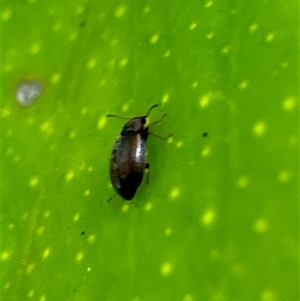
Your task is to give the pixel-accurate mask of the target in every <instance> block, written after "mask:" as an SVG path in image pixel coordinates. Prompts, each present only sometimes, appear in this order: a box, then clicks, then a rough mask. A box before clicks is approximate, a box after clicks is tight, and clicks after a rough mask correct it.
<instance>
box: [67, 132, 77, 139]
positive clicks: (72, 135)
mask: <svg viewBox="0 0 300 301" xmlns="http://www.w3.org/2000/svg"><path fill="white" fill-rule="evenodd" d="M75 137H76V133H75V131H72V132H71V133H70V135H69V138H70V139H74V138H75Z"/></svg>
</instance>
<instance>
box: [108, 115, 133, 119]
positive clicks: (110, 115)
mask: <svg viewBox="0 0 300 301" xmlns="http://www.w3.org/2000/svg"><path fill="white" fill-rule="evenodd" d="M106 117H117V118H120V119H132V118H128V117H120V116H117V115H114V114H107V115H106Z"/></svg>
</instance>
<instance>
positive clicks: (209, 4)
mask: <svg viewBox="0 0 300 301" xmlns="http://www.w3.org/2000/svg"><path fill="white" fill-rule="evenodd" d="M213 4H214V2H213V1H207V2H206V3H205V7H206V8H209V7H212V6H213Z"/></svg>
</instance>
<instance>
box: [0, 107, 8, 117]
mask: <svg viewBox="0 0 300 301" xmlns="http://www.w3.org/2000/svg"><path fill="white" fill-rule="evenodd" d="M9 115H10V108H8V107H4V108H2V110H1V116H2V117H3V118H6V117H8V116H9Z"/></svg>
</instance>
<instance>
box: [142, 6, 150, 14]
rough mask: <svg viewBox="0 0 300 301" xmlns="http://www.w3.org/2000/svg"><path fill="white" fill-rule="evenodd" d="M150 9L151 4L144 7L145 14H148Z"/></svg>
mask: <svg viewBox="0 0 300 301" xmlns="http://www.w3.org/2000/svg"><path fill="white" fill-rule="evenodd" d="M149 11H150V6H149V5H148V6H146V7H145V8H144V10H143V13H144V14H148V13H149Z"/></svg>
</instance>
